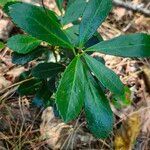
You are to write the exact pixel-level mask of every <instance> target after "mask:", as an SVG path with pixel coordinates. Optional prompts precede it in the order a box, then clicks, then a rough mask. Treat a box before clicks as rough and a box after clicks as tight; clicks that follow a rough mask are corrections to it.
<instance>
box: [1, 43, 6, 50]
mask: <svg viewBox="0 0 150 150" xmlns="http://www.w3.org/2000/svg"><path fill="white" fill-rule="evenodd" d="M4 47H5V45H4V43H2V42H0V50H1V49H3V48H4Z"/></svg>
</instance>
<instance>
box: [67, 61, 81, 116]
mask: <svg viewBox="0 0 150 150" xmlns="http://www.w3.org/2000/svg"><path fill="white" fill-rule="evenodd" d="M78 61H79V58H77V61H76V65H75V71H74V78H73V82H72V88H71V92H70V93H71V94H70V96H69V103H68V107H67V114H66V118H67V116H68V112H69V111H68V110H69V108H70V107H69V106H70V103H71V101H70V98H71V97H72V93H73V92H72V91H73V89H74V86H75V80H76V75H77V67H76V66H77V64H78Z"/></svg>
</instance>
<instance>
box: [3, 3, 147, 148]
mask: <svg viewBox="0 0 150 150" xmlns="http://www.w3.org/2000/svg"><path fill="white" fill-rule="evenodd" d="M26 1H29V2H30V0H26ZM36 2H37V1H36ZM130 2H131V0H130ZM132 3H134V4H136V5H143V7H144V8H146V9H148V10H150V2H149V0H132ZM45 5H46V6H47V7H49V8H50V9H54V10H55V11H56V12H57V11H58V10H57V8H56V4H55V2H54V1H53V0H45ZM98 31H99V33H100V34H101V35H102V37H103V38H104V39H105V40H106V39H111V38H113V37H116V36H119V35H121V34H128V33H137V32H144V33H149V34H150V17H148V16H146V15H144V14H142V13H138V12H133V11H132V10H127V9H126V8H121V7H116V6H115V7H114V8H113V10H112V12H111V13H110V15H109V17H108V18H107V20H106V21H105V22H104V23H103V24H102V26H101V27H100V28H99V30H98ZM16 33H18V28H16V27H15V25H14V24H13V23H12V22H11V20H10V19H9V18H8V17H7V16H6V15H5V14H4V13H3V12H2V10H0V40H2V41H4V42H6V41H7V39H8V38H9V37H10V36H12V35H14V34H16ZM94 55H98V56H102V57H103V58H104V60H105V61H106V65H107V66H108V67H110V68H111V69H113V70H114V71H115V72H116V73H117V74H118V75H119V76H120V78H121V80H122V82H123V83H124V84H125V85H127V86H128V87H129V88H130V90H131V96H130V100H131V104H130V105H128V106H126V107H124V106H122V107H121V108H115V107H114V106H112V110H113V112H114V114H115V124H114V130H113V132H112V133H111V135H110V136H109V138H107V139H105V140H100V139H95V138H94V137H93V136H92V135H91V134H90V132H89V131H88V130H87V128H86V121H85V119H84V115H83V116H82V115H81V116H79V118H78V119H77V120H76V121H74V122H71V123H70V124H64V123H63V122H62V121H61V120H60V119H58V118H55V116H54V114H53V111H52V108H51V107H48V108H47V109H45V110H44V108H42V109H39V108H37V107H35V106H33V105H31V102H32V96H31V97H25V96H24V97H20V96H19V95H18V94H17V93H16V89H17V86H18V85H19V84H20V83H19V82H18V76H19V74H20V73H22V72H23V71H25V70H28V68H30V67H31V65H30V64H28V65H26V66H17V65H14V64H13V63H12V62H11V50H10V49H8V47H5V48H4V49H3V50H1V51H0V150H9V149H10V150H32V149H33V150H47V149H100V150H111V149H115V150H129V149H134V150H150V59H130V58H118V57H114V56H109V55H103V54H99V53H95V54H94ZM108 96H109V95H108Z"/></svg>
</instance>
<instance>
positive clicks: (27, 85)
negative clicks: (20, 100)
mask: <svg viewBox="0 0 150 150" xmlns="http://www.w3.org/2000/svg"><path fill="white" fill-rule="evenodd" d="M41 85H42V81H40V80H38V79H32V80H30V81H27V82H24V83H22V84H21V85H20V86H19V88H18V93H19V94H20V95H22V96H23V95H32V94H35V93H36V92H37V91H38V89H39V88H40V86H41Z"/></svg>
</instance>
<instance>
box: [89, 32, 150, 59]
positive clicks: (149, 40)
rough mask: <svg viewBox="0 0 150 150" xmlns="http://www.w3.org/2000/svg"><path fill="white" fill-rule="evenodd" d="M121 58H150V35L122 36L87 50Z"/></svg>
mask: <svg viewBox="0 0 150 150" xmlns="http://www.w3.org/2000/svg"><path fill="white" fill-rule="evenodd" d="M87 51H97V52H101V53H104V54H109V55H115V56H121V57H149V56H150V35H147V34H143V33H137V34H129V35H121V36H119V37H116V38H114V39H112V40H108V41H103V42H100V43H99V44H96V45H94V46H92V47H90V48H88V49H87Z"/></svg>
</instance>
